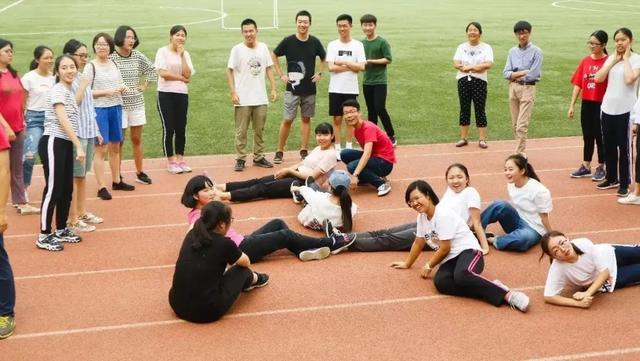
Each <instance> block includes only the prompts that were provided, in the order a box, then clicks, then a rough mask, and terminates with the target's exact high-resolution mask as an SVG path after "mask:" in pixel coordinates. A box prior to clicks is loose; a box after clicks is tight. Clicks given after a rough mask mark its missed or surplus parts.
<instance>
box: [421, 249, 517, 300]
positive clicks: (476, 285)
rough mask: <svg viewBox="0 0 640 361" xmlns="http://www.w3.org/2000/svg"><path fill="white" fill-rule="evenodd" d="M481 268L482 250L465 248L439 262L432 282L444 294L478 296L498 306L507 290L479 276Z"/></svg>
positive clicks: (482, 261)
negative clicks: (454, 255)
mask: <svg viewBox="0 0 640 361" xmlns="http://www.w3.org/2000/svg"><path fill="white" fill-rule="evenodd" d="M483 269H484V259H483V257H482V252H481V251H478V250H475V249H467V250H465V251H462V253H460V254H459V255H458V256H457V257H455V258H452V259H450V260H448V261H447V262H445V263H444V264H441V265H440V268H439V269H438V272H437V273H436V275H435V277H434V278H433V283H434V284H435V286H436V288H437V289H438V291H440V293H444V294H445V295H453V296H461V297H469V298H478V299H481V300H483V301H485V302H488V303H490V304H492V305H494V306H500V305H502V304H503V303H505V301H504V297H505V296H506V294H507V292H508V291H507V290H506V289H504V288H502V287H500V286H498V285H497V284H495V283H493V282H491V281H489V280H488V279H486V278H484V277H483V276H481V275H480V273H481V272H482V270H483Z"/></svg>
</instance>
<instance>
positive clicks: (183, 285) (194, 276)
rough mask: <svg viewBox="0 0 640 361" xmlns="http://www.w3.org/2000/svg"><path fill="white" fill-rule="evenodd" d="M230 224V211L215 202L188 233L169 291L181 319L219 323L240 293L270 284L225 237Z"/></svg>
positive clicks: (175, 310) (203, 209)
mask: <svg viewBox="0 0 640 361" xmlns="http://www.w3.org/2000/svg"><path fill="white" fill-rule="evenodd" d="M231 222H233V217H232V216H231V208H230V207H229V206H227V205H225V204H224V203H221V202H217V201H213V202H210V203H208V204H207V205H205V206H204V207H203V208H202V212H201V216H200V219H198V220H197V221H196V222H195V224H194V227H193V229H192V230H190V231H189V233H187V236H186V237H185V239H184V241H183V243H182V247H181V248H180V254H179V255H178V260H177V261H176V267H175V271H174V274H173V283H172V286H171V290H170V291H169V304H170V305H171V308H172V309H173V311H174V312H175V313H176V315H177V316H178V317H180V318H181V319H183V320H186V321H189V322H197V323H206V322H213V321H216V320H218V319H220V318H221V317H222V316H223V315H224V314H225V313H226V312H227V311H228V310H229V308H231V306H232V305H233V303H234V302H235V301H236V299H237V298H238V296H239V295H240V292H242V291H245V292H247V291H251V290H252V289H254V288H257V287H263V286H266V285H267V283H269V276H268V275H267V274H265V273H257V272H253V271H252V270H251V269H249V266H250V265H251V261H250V260H249V257H248V256H247V255H246V254H245V253H243V252H242V251H241V250H240V248H238V246H237V245H236V244H235V243H234V242H233V241H232V240H231V239H229V238H227V237H225V234H226V233H227V231H228V230H229V228H231ZM227 266H230V267H229V268H228V269H227Z"/></svg>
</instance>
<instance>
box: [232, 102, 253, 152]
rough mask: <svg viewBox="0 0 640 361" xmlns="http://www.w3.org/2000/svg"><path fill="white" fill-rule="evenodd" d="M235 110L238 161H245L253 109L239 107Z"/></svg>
mask: <svg viewBox="0 0 640 361" xmlns="http://www.w3.org/2000/svg"><path fill="white" fill-rule="evenodd" d="M234 110H235V111H234V116H235V122H236V132H235V146H236V160H242V161H244V160H246V158H247V150H246V148H247V129H248V128H249V122H250V121H251V107H247V106H238V107H235V109H234Z"/></svg>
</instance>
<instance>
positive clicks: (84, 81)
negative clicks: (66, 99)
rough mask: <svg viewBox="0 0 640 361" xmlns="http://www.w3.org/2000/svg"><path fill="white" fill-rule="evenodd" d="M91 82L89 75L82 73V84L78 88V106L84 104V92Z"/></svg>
mask: <svg viewBox="0 0 640 361" xmlns="http://www.w3.org/2000/svg"><path fill="white" fill-rule="evenodd" d="M90 83H91V82H90V81H89V79H88V78H87V77H84V76H82V75H80V84H79V85H78V90H76V103H77V104H78V106H80V105H82V99H84V92H85V91H86V90H87V87H88V86H89V84H90Z"/></svg>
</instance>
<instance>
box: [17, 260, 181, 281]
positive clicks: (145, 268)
mask: <svg viewBox="0 0 640 361" xmlns="http://www.w3.org/2000/svg"><path fill="white" fill-rule="evenodd" d="M174 267H175V265H174V264H163V265H159V266H141V267H129V268H112V269H104V270H98V271H81V272H66V273H50V274H44V275H33V276H22V277H14V279H15V280H16V281H24V280H36V279H44V278H57V277H74V276H86V275H96V274H109V273H119V272H134V271H149V270H158V269H166V268H174Z"/></svg>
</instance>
